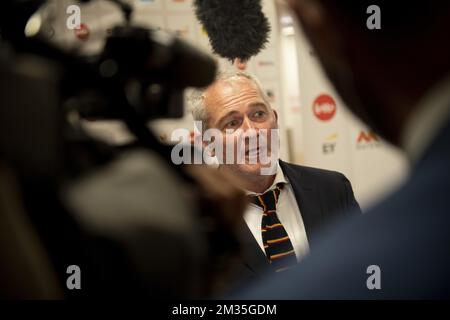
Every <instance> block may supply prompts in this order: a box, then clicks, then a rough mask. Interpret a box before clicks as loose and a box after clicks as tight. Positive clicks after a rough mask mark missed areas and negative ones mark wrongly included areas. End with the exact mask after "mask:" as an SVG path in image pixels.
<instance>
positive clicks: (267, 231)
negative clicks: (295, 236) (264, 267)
mask: <svg viewBox="0 0 450 320" xmlns="http://www.w3.org/2000/svg"><path fill="white" fill-rule="evenodd" d="M282 188H283V184H281V183H279V184H277V186H276V187H275V189H272V190H269V191H267V192H266V193H264V194H262V195H258V196H251V200H252V202H253V203H254V204H256V205H258V206H259V207H261V208H262V209H263V218H262V222H261V232H262V239H263V244H264V250H265V251H266V256H267V258H268V260H269V262H270V264H271V266H272V267H273V269H274V270H275V272H280V271H284V270H286V269H288V268H290V267H292V266H294V265H295V264H297V259H296V257H295V252H294V247H293V246H292V243H291V240H290V239H289V236H288V234H287V232H286V230H285V229H284V227H283V225H282V224H281V222H280V220H279V219H278V216H277V212H276V205H277V202H278V198H279V196H280V193H281V189H282Z"/></svg>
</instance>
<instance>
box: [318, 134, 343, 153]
mask: <svg viewBox="0 0 450 320" xmlns="http://www.w3.org/2000/svg"><path fill="white" fill-rule="evenodd" d="M338 136H339V135H338V134H337V133H333V134H331V135H330V136H328V137H327V138H326V139H325V142H324V143H323V144H322V153H323V154H325V155H327V154H333V153H334V151H335V150H336V141H337V138H338Z"/></svg>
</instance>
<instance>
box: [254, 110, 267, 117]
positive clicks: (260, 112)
mask: <svg viewBox="0 0 450 320" xmlns="http://www.w3.org/2000/svg"><path fill="white" fill-rule="evenodd" d="M265 114H266V113H265V112H264V111H256V112H255V113H254V114H253V115H254V117H255V118H261V117H263V116H264V115H265Z"/></svg>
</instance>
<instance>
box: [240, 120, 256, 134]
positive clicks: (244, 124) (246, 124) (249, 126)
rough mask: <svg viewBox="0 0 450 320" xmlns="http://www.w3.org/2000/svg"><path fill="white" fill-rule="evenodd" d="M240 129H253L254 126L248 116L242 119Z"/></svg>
mask: <svg viewBox="0 0 450 320" xmlns="http://www.w3.org/2000/svg"><path fill="white" fill-rule="evenodd" d="M241 129H242V130H243V131H244V132H245V131H247V130H249V129H255V127H254V124H253V122H252V121H251V120H250V119H249V118H248V117H245V118H244V120H243V121H242V126H241Z"/></svg>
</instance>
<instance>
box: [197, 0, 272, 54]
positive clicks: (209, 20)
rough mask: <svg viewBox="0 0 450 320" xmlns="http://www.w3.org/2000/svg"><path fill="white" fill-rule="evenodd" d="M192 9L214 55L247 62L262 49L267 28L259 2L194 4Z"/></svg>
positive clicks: (205, 1) (233, 0)
mask: <svg viewBox="0 0 450 320" xmlns="http://www.w3.org/2000/svg"><path fill="white" fill-rule="evenodd" d="M194 6H195V14H196V16H197V19H198V20H199V21H200V23H201V24H202V25H203V28H204V29H205V31H206V32H207V34H208V37H209V42H210V44H211V46H212V49H213V52H214V53H216V54H218V55H220V56H222V57H224V58H227V59H229V60H230V61H232V62H233V61H234V59H236V58H240V59H241V60H242V61H247V60H248V59H250V57H252V56H254V55H256V54H258V52H259V51H260V50H261V49H264V47H265V44H266V43H267V41H268V38H269V32H270V24H269V21H268V19H267V17H266V16H265V15H264V13H263V12H262V6H261V0H195V1H194Z"/></svg>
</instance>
